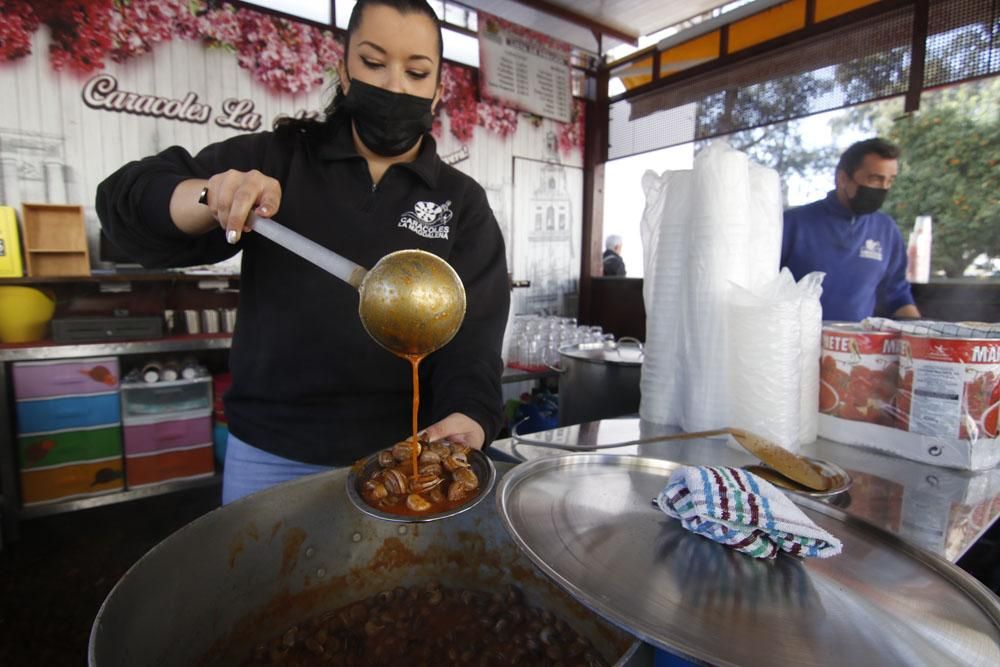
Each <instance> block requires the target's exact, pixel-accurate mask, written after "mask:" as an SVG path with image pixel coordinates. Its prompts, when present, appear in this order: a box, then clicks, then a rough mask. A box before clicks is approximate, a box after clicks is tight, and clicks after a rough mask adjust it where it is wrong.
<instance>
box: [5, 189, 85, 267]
mask: <svg viewBox="0 0 1000 667" xmlns="http://www.w3.org/2000/svg"><path fill="white" fill-rule="evenodd" d="M21 224H22V226H23V227H24V255H25V264H26V265H27V269H28V275H29V276H89V275H90V253H89V252H88V250H87V232H86V228H85V226H84V221H83V207H82V206H67V205H63V204H22V205H21Z"/></svg>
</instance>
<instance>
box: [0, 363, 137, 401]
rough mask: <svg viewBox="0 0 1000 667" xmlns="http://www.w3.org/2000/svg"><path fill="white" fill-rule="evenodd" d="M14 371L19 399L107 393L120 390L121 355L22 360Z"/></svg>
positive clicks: (15, 389)
mask: <svg viewBox="0 0 1000 667" xmlns="http://www.w3.org/2000/svg"><path fill="white" fill-rule="evenodd" d="M11 375H12V376H13V378H14V393H15V395H16V396H17V399H18V400H24V399H29V398H50V397H54V396H74V395H78V394H105V393H108V392H112V391H117V390H118V381H119V376H118V359H116V358H115V357H100V358H93V359H82V360H79V361H65V360H63V361H25V362H18V363H16V364H14V369H13V371H12V373H11Z"/></svg>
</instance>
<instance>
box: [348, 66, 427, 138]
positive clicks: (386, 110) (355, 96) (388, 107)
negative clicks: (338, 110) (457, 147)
mask: <svg viewBox="0 0 1000 667" xmlns="http://www.w3.org/2000/svg"><path fill="white" fill-rule="evenodd" d="M433 101H434V100H432V99H428V98H426V97H417V96H415V95H407V94H405V93H394V92H392V91H391V90H386V89H385V88H379V87H378V86H372V85H369V84H367V83H365V82H363V81H358V80H357V79H353V80H352V81H351V87H350V89H349V90H348V91H347V94H346V95H345V96H344V100H343V101H342V102H341V103H340V104H341V105H342V107H343V109H344V110H345V111H347V112H348V113H349V114H350V115H351V117H352V118H353V119H354V127H355V128H357V130H358V136H360V137H361V141H363V142H364V144H365V146H367V147H368V148H369V149H370V150H371V151H372V152H373V153H377V154H378V155H382V156H384V157H394V156H396V155H402V154H403V153H405V152H406V151H408V150H410V149H411V148H413V147H414V146H415V145H416V143H417V142H418V141H420V137H421V136H423V134H424V133H425V132H427V131H428V130H429V129H431V125H432V124H433V122H434V115H433V114H432V113H431V103H432V102H433Z"/></svg>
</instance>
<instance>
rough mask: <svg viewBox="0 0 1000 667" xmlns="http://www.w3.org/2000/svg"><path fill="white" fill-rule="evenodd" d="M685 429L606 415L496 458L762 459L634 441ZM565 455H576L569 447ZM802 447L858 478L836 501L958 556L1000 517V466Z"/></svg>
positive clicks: (722, 449) (719, 447)
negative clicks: (588, 454) (592, 452)
mask: <svg viewBox="0 0 1000 667" xmlns="http://www.w3.org/2000/svg"><path fill="white" fill-rule="evenodd" d="M678 432H680V431H679V429H677V428H675V427H670V426H663V425H660V424H651V423H649V422H644V421H641V420H640V419H638V418H633V417H627V418H621V419H604V420H600V421H595V422H589V423H585V424H579V425H575V426H566V427H562V428H557V429H552V430H549V431H541V432H539V433H532V434H528V435H523V436H518V437H516V438H507V439H503V440H498V441H496V442H495V443H493V445H492V446H491V450H492V451H493V452H494V456H496V457H497V458H509V459H511V460H516V461H529V460H532V459H536V458H539V457H543V456H553V455H557V456H558V455H560V452H559V451H556V450H552V449H547V448H543V447H539V446H534V445H532V444H531V441H536V442H540V443H545V444H549V445H556V446H558V445H572V446H574V447H576V448H577V450H578V451H579V448H581V447H587V446H590V447H593V446H599V445H613V444H616V443H621V445H622V446H621V447H615V448H612V449H604V450H602V453H605V454H618V455H638V456H647V457H652V458H659V459H666V460H670V461H676V462H678V463H685V464H689V465H703V464H720V463H722V464H726V465H735V466H741V465H746V464H749V463H753V462H755V461H756V459H754V458H753V456H751V455H750V454H749V453H748V452H746V451H744V450H743V449H739V448H737V446H736V445H734V444H733V445H731V444H727V441H726V439H723V438H719V439H715V438H698V439H693V440H684V441H673V442H658V443H649V444H635V441H637V440H642V439H646V438H652V437H655V436H658V435H668V434H671V433H678ZM566 453H569V452H568V451H567V452H566ZM801 453H802V454H804V455H806V456H811V457H814V458H819V459H825V460H828V461H831V462H833V463H836V464H838V465H840V466H841V467H843V468H845V469H846V470H847V471H848V472H850V474H851V476H852V477H853V478H854V483H853V485H852V486H851V488H850V489H849V490H848V491H846V492H845V493H843V494H840V495H838V496H834V497H832V498H830V499H828V500H827V501H826V502H829V503H830V504H831V505H834V506H836V507H839V508H840V509H842V510H844V511H846V512H847V513H849V514H851V515H852V516H855V517H857V518H859V519H862V520H864V521H867V522H868V523H870V524H873V525H875V526H878V527H879V528H882V529H884V530H887V531H889V532H890V533H892V534H894V535H897V536H898V537H900V538H901V539H903V540H904V541H906V542H908V543H910V544H913V545H915V546H918V547H921V548H923V549H926V550H928V551H930V552H932V553H934V554H937V555H938V556H941V557H943V558H945V559H947V560H948V561H951V562H955V561H957V560H958V559H959V558H961V557H962V555H963V554H964V553H965V552H966V551H967V550H968V549H969V547H971V546H972V545H973V544H974V543H975V542H976V540H978V539H979V537H980V536H981V535H982V534H983V533H984V532H986V530H987V529H988V528H989V527H990V526H991V525H993V523H994V522H995V521H996V520H997V519H998V518H1000V468H993V469H990V470H985V471H979V472H969V471H963V470H955V469H952V468H940V467H935V466H930V465H927V464H923V463H918V462H916V461H910V460H907V459H902V458H898V457H894V456H888V455H885V454H881V453H878V452H875V451H873V450H866V449H861V448H858V447H849V446H846V445H841V444H838V443H835V442H832V441H830V440H825V439H822V438H820V439H819V440H817V441H816V442H813V443H810V444H808V445H804V446H803V448H802V450H801Z"/></svg>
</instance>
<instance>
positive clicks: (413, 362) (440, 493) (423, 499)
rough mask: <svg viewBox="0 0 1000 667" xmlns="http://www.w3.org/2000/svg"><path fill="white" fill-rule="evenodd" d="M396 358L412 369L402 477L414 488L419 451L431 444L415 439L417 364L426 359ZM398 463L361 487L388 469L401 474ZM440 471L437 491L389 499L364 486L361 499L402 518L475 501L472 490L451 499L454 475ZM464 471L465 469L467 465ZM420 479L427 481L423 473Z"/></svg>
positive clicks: (408, 492) (415, 491)
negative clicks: (405, 465)
mask: <svg viewBox="0 0 1000 667" xmlns="http://www.w3.org/2000/svg"><path fill="white" fill-rule="evenodd" d="M399 356H401V357H403V358H404V359H406V360H407V361H409V362H410V368H411V369H412V375H413V402H412V414H411V436H410V440H409V448H410V451H409V461H408V463H409V465H408V470H406V471H405V473H404V474H405V475H406V478H407V484H413V485H415V484H416V482H417V479H418V477H421V470H422V466H421V456H420V454H421V452H422V450H424V449H426V448H428V447H431V446H432V445H431V444H430V443H421V442H420V439H419V438H418V436H417V432H418V429H419V424H418V415H419V412H420V372H419V371H420V362H421V361H422V360H423V358H424V356H425V355H422V354H421V355H418V354H401V355H399ZM396 446H397V447H398V446H399V444H397V445H396ZM448 446H449V447H458V446H453V445H448ZM461 449H465V450H467V449H468V448H461ZM386 451H389V450H386ZM401 459H402V457H398V458H396V459H394V463H393V465H392V466H389V465H385V464H382V465H381V466H380V467H381V468H382V469H381V470H379V471H378V472H377V473H369V475H370V476H369V478H368V479H362V484H364V483H365V482H368V481H370V480H375V479H376V475H380V474H384V473H385V470H386V469H387V468H390V467H391V468H394V469H396V470H399V471H400V472H403V466H402V465H401V463H402V461H401ZM439 467H440V468H441V473H440V475H438V476H440V477H441V478H442V480H443V481H442V482H441V483H440V484H439V485H438V486H437V487H436V490H426V491H425V490H421V489H413V488H410V489H408V490H406V491H402V492H390V495H388V496H386V495H385V494H384V488H383V489H379V490H378V491H376V489H375V488H371V487H370V486H367V485H365V486H363V488H361V489H359V491H360V493H361V497H362V498H363V499H364V501H365V502H366V503H368V504H369V505H371V506H372V507H375V508H377V509H380V510H383V511H386V512H390V513H392V514H399V515H402V516H422V515H429V514H439V513H441V512H446V511H448V510H451V509H454V508H456V507H459V506H461V505H463V504H465V503H466V502H468V501H469V500H470V499H472V498H474V497H476V495H477V494H478V490H474V489H469V490H468V491H465V492H463V493H462V495H461V496H460V497H452V496H451V495H450V494H449V493H448V490H449V489H450V488H451V486H452V485H454V484H457V483H458V482H457V478H456V477H455V473H453V472H452V471H451V470H450V469H447V468H445V466H444V464H443V462H442V465H441V466H439ZM466 467H468V466H467V465H466ZM354 470H355V474H356V475H359V476H361V475H363V474H364V466H363V465H355V468H354ZM423 476H424V477H426V473H425V474H424V475H423ZM384 486H388V485H384ZM414 495H415V496H417V497H418V498H419V502H420V503H421V505H422V506H421V507H419V508H418V507H413V506H411V505H410V502H411V501H412V499H413V498H412V496H414Z"/></svg>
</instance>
